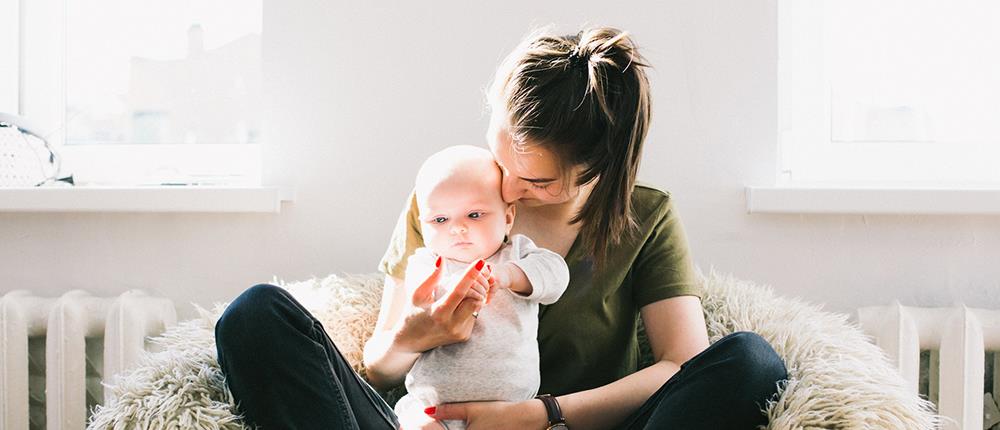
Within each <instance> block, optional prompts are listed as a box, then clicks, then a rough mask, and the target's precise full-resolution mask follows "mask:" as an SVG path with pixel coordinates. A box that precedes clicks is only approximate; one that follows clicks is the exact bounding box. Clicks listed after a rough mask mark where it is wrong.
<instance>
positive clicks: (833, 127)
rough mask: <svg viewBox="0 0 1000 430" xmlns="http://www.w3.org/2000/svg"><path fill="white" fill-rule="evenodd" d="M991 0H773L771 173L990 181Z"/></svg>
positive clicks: (994, 89) (994, 177) (994, 155)
mask: <svg viewBox="0 0 1000 430" xmlns="http://www.w3.org/2000/svg"><path fill="white" fill-rule="evenodd" d="M997 22H1000V3H998V2H993V1H988V0H961V1H955V2H939V1H930V0H885V1H877V2H870V1H862V0H810V1H800V0H782V1H780V2H779V10H778V31H779V36H778V37H779V51H778V58H779V65H778V71H779V78H778V86H779V97H778V100H779V101H778V103H779V113H778V118H779V136H780V151H779V153H780V155H781V162H780V166H781V173H780V175H779V180H778V184H779V185H822V184H833V185H851V184H860V185H874V186H893V187H894V186H902V187H906V186H911V185H912V186H924V187H926V186H941V187H964V188H968V187H971V188H977V187H994V188H995V187H996V186H997V185H1000V168H998V167H997V166H998V161H1000V79H997V77H998V76H1000V26H997V25H996V23H997Z"/></svg>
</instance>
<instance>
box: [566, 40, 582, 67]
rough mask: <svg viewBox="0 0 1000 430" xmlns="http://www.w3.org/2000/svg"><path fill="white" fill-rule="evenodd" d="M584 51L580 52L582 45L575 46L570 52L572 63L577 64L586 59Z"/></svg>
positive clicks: (570, 61)
mask: <svg viewBox="0 0 1000 430" xmlns="http://www.w3.org/2000/svg"><path fill="white" fill-rule="evenodd" d="M583 60H584V58H583V53H581V52H580V45H577V46H575V47H573V50H572V51H570V52H569V63H570V65H573V66H576V65H579V64H580V63H583V62H584V61H583Z"/></svg>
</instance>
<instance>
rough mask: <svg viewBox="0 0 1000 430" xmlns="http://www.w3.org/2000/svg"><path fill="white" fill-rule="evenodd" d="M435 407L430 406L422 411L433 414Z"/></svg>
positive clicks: (435, 410)
mask: <svg viewBox="0 0 1000 430" xmlns="http://www.w3.org/2000/svg"><path fill="white" fill-rule="evenodd" d="M437 409H438V408H437V406H431V407H429V408H427V409H424V413H425V414H427V415H434V412H437Z"/></svg>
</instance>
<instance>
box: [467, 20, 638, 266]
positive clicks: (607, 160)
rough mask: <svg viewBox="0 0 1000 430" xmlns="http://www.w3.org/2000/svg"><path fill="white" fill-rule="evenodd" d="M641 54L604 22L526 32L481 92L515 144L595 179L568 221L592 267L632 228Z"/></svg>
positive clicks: (583, 179)
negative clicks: (560, 31) (563, 31)
mask: <svg viewBox="0 0 1000 430" xmlns="http://www.w3.org/2000/svg"><path fill="white" fill-rule="evenodd" d="M646 67H648V66H647V65H646V63H645V60H644V59H643V58H642V56H641V55H640V54H639V52H638V50H637V48H636V45H635V43H634V42H633V41H632V39H631V38H630V37H629V35H628V33H626V32H623V31H621V30H618V29H614V28H608V27H594V28H588V29H585V30H583V31H581V32H580V33H578V34H575V35H569V36H553V35H551V34H549V33H548V32H547V31H546V30H544V29H543V30H540V31H536V32H535V33H532V34H531V35H529V36H528V37H527V38H526V39H525V40H524V41H523V42H521V44H520V45H519V46H518V47H517V48H516V49H515V50H514V52H512V53H511V54H510V55H509V56H508V57H507V59H506V60H505V61H504V63H503V65H502V66H501V67H500V69H499V70H497V75H496V78H495V79H494V81H493V84H492V86H491V87H490V89H489V91H488V94H487V96H488V98H489V104H490V106H491V108H492V109H493V114H494V115H504V116H505V118H504V117H503V116H501V117H500V118H501V119H505V120H506V124H505V125H506V126H507V127H508V128H509V131H510V134H511V137H512V139H513V141H514V144H515V148H516V149H521V150H527V149H528V146H529V145H540V146H542V147H544V148H546V149H548V150H550V151H552V152H553V153H555V155H556V156H557V157H558V159H559V162H560V164H561V166H560V167H561V169H562V171H563V172H564V174H563V176H564V177H568V175H566V174H565V173H566V172H569V171H570V169H571V168H573V167H576V166H579V167H581V168H582V170H581V173H580V174H579V175H578V176H577V177H576V178H573V179H575V183H576V185H584V184H587V183H589V182H591V181H594V180H596V181H597V182H596V183H595V184H594V188H593V190H592V191H591V195H590V197H589V198H588V199H587V202H586V203H585V204H584V205H583V207H582V208H581V209H580V211H579V212H578V213H577V214H576V216H575V217H574V218H573V219H572V221H571V222H573V223H577V222H580V223H582V224H581V226H580V234H581V235H582V237H581V238H582V239H583V240H584V242H583V243H584V244H585V245H586V247H587V248H588V250H589V251H590V252H592V253H593V255H594V256H595V260H596V262H597V263H598V264H599V265H600V264H602V263H603V262H604V259H605V257H606V255H607V249H608V246H610V245H612V244H617V243H619V242H621V240H622V238H623V237H625V236H626V235H629V234H632V233H633V232H634V231H635V229H636V223H635V219H634V216H633V214H632V207H631V206H632V188H633V186H634V185H635V176H636V171H637V170H638V168H639V158H640V155H641V152H642V142H643V140H644V139H645V137H646V132H647V130H648V129H649V115H650V112H649V110H650V95H649V81H648V80H647V79H646V72H645V70H644V69H645V68H646Z"/></svg>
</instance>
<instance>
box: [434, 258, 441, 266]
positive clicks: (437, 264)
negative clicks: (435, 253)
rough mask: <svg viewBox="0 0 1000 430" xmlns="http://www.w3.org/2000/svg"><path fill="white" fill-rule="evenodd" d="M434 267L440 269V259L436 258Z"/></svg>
mask: <svg viewBox="0 0 1000 430" xmlns="http://www.w3.org/2000/svg"><path fill="white" fill-rule="evenodd" d="M434 267H438V268H440V267H441V257H438V259H437V261H435V262H434Z"/></svg>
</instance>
